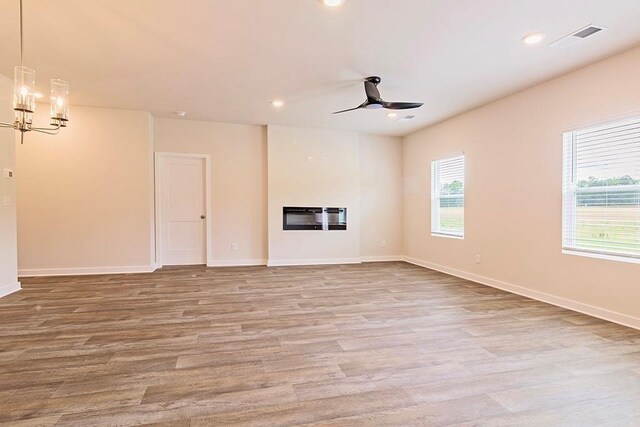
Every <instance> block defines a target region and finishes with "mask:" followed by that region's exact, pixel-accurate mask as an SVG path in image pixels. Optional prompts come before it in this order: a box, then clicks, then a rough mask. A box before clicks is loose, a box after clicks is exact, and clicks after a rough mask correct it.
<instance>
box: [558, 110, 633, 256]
mask: <svg viewBox="0 0 640 427" xmlns="http://www.w3.org/2000/svg"><path fill="white" fill-rule="evenodd" d="M634 122H640V117H639V116H632V117H624V118H618V119H612V120H607V121H603V122H599V123H597V124H594V125H591V126H583V127H580V128H574V129H572V130H566V131H564V132H563V133H562V188H561V190H562V211H561V226H562V230H561V247H562V253H563V254H566V255H576V256H582V257H588V258H596V259H602V260H609V261H619V262H628V263H636V264H637V263H640V253H638V254H626V253H621V252H616V251H615V250H606V249H603V250H598V249H590V248H579V247H578V244H577V240H578V238H577V234H578V233H577V228H578V227H577V223H578V221H577V208H578V193H579V189H578V150H579V148H578V133H579V132H583V131H588V130H591V129H597V128H601V127H606V126H611V127H617V126H625V125H628V124H632V123H634Z"/></svg>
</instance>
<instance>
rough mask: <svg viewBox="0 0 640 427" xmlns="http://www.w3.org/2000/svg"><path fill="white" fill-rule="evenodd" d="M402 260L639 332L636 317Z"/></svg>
mask: <svg viewBox="0 0 640 427" xmlns="http://www.w3.org/2000/svg"><path fill="white" fill-rule="evenodd" d="M404 260H405V261H406V262H408V263H410V264H414V265H417V266H420V267H424V268H428V269H430V270H436V271H439V272H441V273H446V274H449V275H451V276H456V277H460V278H461V279H466V280H470V281H472V282H476V283H480V284H482V285H486V286H491V287H492V288H497V289H501V290H503V291H506V292H511V293H513V294H517V295H521V296H523V297H527V298H531V299H534V300H537V301H542V302H546V303H547V304H551V305H555V306H558V307H562V308H566V309H567V310H572V311H577V312H578V313H582V314H586V315H588V316H592V317H597V318H599V319H602V320H607V321H609V322H613V323H617V324H619V325H623V326H628V327H630V328H634V329H639V330H640V318H637V317H633V316H629V315H626V314H622V313H618V312H615V311H611V310H607V309H605V308H600V307H595V306H593V305H589V304H585V303H581V302H578V301H574V300H570V299H567V298H562V297H558V296H555V295H551V294H547V293H544V292H539V291H534V290H532V289H529V288H523V287H522V286H517V285H514V284H511V283H507V282H503V281H500V280H495V279H491V278H489V277H484V276H480V275H478V274H474V273H469V272H466V271H462V270H457V269H455V268H450V267H445V266H442V265H438V264H433V263H430V262H427V261H422V260H420V259H417V258H412V257H407V256H405V257H404Z"/></svg>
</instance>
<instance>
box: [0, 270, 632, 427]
mask: <svg viewBox="0 0 640 427" xmlns="http://www.w3.org/2000/svg"><path fill="white" fill-rule="evenodd" d="M22 285H23V290H22V291H20V292H17V293H15V294H12V295H9V296H7V297H6V298H3V299H1V300H0V426H2V425H12V426H13V425H15V426H37V425H42V426H50V425H58V426H67V425H68V426H78V425H81V426H105V425H155V426H158V427H160V426H165V427H174V426H175V427H184V426H210V425H220V426H233V425H241V426H274V425H278V426H284V425H314V426H336V425H345V426H356V425H357V426H360V425H401V426H412V425H415V426H418V425H420V426H421V425H461V426H463V425H474V426H475V425H494V426H507V425H531V426H541V425H560V426H563V425H580V426H582V425H592V424H599V425H600V424H601V425H612V426H613V425H637V424H634V421H637V420H638V419H640V332H639V331H636V330H633V329H629V328H625V327H622V326H619V325H614V324H611V323H608V322H604V321H601V320H598V319H594V318H591V317H589V316H585V315H583V314H579V313H574V312H570V311H567V310H564V309H561V308H558V307H554V306H551V305H548V304H544V303H541V302H538V301H533V300H529V299H526V298H523V297H520V296H517V295H514V294H509V293H506V292H503V291H500V290H497V289H494V288H490V287H486V286H483V285H479V284H475V283H472V282H468V281H465V280H462V279H459V278H456V277H452V276H448V275H445V274H442V273H439V272H435V271H431V270H427V269H423V268H419V267H416V266H412V265H409V264H406V263H402V262H389V263H375V264H362V265H335V266H299V267H275V268H266V267H231V268H205V267H170V268H164V269H161V270H159V271H157V272H155V273H148V274H121V275H100V276H74V277H51V278H24V279H23V280H22Z"/></svg>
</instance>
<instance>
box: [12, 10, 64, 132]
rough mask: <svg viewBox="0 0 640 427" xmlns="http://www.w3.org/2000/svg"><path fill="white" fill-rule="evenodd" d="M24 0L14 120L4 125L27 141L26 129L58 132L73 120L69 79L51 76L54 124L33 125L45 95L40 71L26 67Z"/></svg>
mask: <svg viewBox="0 0 640 427" xmlns="http://www.w3.org/2000/svg"><path fill="white" fill-rule="evenodd" d="M22 27H23V25H22V0H20V65H18V66H17V67H15V69H14V74H13V111H14V121H13V123H1V122H0V127H7V128H13V129H15V130H17V131H19V132H20V141H21V142H22V141H23V138H24V134H25V133H26V132H30V131H35V132H40V133H46V134H50V135H55V134H57V133H58V131H59V130H60V128H63V127H66V126H67V122H68V121H69V83H68V82H66V81H64V80H60V79H52V80H51V92H50V102H51V107H50V109H49V112H50V116H49V117H50V119H51V120H50V122H49V125H50V126H51V127H47V128H40V127H35V126H33V113H34V112H35V111H36V98H38V97H41V96H42V95H39V94H38V92H37V90H36V72H35V71H34V70H32V69H31V68H28V67H25V66H24V64H23V58H24V43H23V40H24V37H23V33H22Z"/></svg>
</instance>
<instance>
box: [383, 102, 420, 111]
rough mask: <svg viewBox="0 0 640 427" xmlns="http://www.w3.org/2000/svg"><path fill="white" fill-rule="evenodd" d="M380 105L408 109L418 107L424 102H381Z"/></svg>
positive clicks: (393, 108)
mask: <svg viewBox="0 0 640 427" xmlns="http://www.w3.org/2000/svg"><path fill="white" fill-rule="evenodd" d="M382 105H383V106H384V108H387V109H389V110H410V109H412V108H420V107H422V106H423V105H424V104H423V103H422V102H383V103H382Z"/></svg>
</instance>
